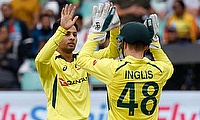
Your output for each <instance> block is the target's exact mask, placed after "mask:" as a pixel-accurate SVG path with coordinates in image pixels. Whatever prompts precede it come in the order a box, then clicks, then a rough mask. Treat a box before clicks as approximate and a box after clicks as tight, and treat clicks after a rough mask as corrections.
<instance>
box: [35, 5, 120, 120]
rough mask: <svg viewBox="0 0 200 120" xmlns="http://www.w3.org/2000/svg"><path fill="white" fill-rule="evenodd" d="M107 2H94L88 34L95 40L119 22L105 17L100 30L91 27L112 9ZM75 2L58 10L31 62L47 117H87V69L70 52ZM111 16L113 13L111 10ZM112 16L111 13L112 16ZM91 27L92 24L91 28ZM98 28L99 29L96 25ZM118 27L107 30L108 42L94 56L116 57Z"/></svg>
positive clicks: (64, 119) (65, 119) (74, 38)
mask: <svg viewBox="0 0 200 120" xmlns="http://www.w3.org/2000/svg"><path fill="white" fill-rule="evenodd" d="M110 8H111V5H110V4H103V5H102V4H100V5H99V6H98V7H97V6H95V11H94V13H95V14H94V15H96V13H97V11H98V16H93V22H94V25H93V26H92V27H91V31H90V36H93V37H96V38H95V39H96V40H97V41H103V40H104V36H105V33H106V30H110V29H112V28H115V27H116V26H119V25H120V21H119V19H118V23H116V24H112V25H109V23H112V19H108V20H107V22H106V23H107V24H105V25H106V26H105V27H104V28H105V29H104V31H102V30H100V31H97V30H96V31H95V29H96V27H95V24H96V23H98V25H103V24H104V22H105V21H106V18H107V17H109V18H112V17H113V13H116V12H115V9H112V10H114V11H112V13H111V12H110ZM75 10H76V6H72V5H71V4H70V5H66V6H65V7H64V8H63V9H62V12H61V19H60V21H57V22H55V23H54V25H53V31H55V33H54V35H53V36H52V37H51V38H50V39H49V40H48V41H47V43H46V44H45V46H44V47H43V48H42V49H41V50H40V52H39V53H38V55H37V57H36V59H35V64H36V68H37V71H38V73H39V76H40V80H41V83H42V86H43V89H44V92H45V94H46V97H47V100H48V103H47V119H48V120H87V119H88V117H89V113H90V94H89V92H90V91H89V84H88V73H87V72H86V71H85V70H83V69H81V68H80V67H79V66H77V64H76V62H77V56H78V55H79V54H75V53H73V50H74V49H75V46H76V43H77V25H76V24H75V22H76V20H77V19H78V17H77V16H75V17H74V12H75ZM115 17H118V16H116V14H115ZM113 18H114V17H113ZM93 27H95V28H93ZM98 30H99V29H98ZM119 31H120V28H119V27H118V29H113V30H111V31H110V32H111V37H110V44H109V46H108V47H107V48H106V49H103V50H101V51H98V52H94V54H93V55H92V56H93V57H94V58H96V59H100V58H102V57H108V58H116V57H117V56H119V53H118V51H117V50H116V47H117V41H116V37H117V35H118V34H119Z"/></svg>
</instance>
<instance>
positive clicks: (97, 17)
mask: <svg viewBox="0 0 200 120" xmlns="http://www.w3.org/2000/svg"><path fill="white" fill-rule="evenodd" d="M117 26H120V19H119V16H118V14H117V11H116V7H114V6H111V7H110V4H109V3H105V4H103V3H99V4H98V6H93V10H92V26H91V28H90V30H89V32H90V34H92V33H93V34H96V35H95V37H94V35H92V37H90V36H89V39H91V40H95V41H104V40H105V38H106V31H109V30H111V29H113V28H115V27H117Z"/></svg>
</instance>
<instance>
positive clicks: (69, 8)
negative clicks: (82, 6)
mask: <svg viewBox="0 0 200 120" xmlns="http://www.w3.org/2000/svg"><path fill="white" fill-rule="evenodd" d="M75 11H76V6H72V4H69V5H68V4H66V5H65V7H64V8H63V9H62V11H61V17H63V16H65V15H70V16H73V15H74V13H75Z"/></svg>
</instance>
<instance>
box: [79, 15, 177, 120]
mask: <svg viewBox="0 0 200 120" xmlns="http://www.w3.org/2000/svg"><path fill="white" fill-rule="evenodd" d="M146 26H147V27H146ZM146 26H145V25H144V24H142V23H138V22H129V23H126V24H125V25H124V26H123V28H122V29H121V31H120V34H119V35H118V40H119V43H120V44H119V47H121V49H122V53H123V55H124V59H121V60H115V59H96V58H94V57H92V55H93V53H94V48H95V46H96V44H97V42H96V41H94V40H92V39H90V37H89V39H88V40H87V42H86V43H85V45H84V46H83V48H82V50H81V52H80V54H79V57H78V61H77V64H78V65H79V66H80V67H81V68H82V69H84V70H86V71H87V72H88V73H89V74H91V75H93V76H94V77H96V78H97V79H99V80H101V81H102V82H104V83H105V84H106V86H107V92H108V96H107V97H108V103H107V104H108V120H158V104H159V101H160V95H161V93H162V88H163V86H164V85H165V83H166V82H167V80H168V79H169V78H170V77H171V76H172V74H173V70H174V69H173V65H172V63H171V61H170V60H169V58H168V57H167V55H166V54H165V53H164V51H163V50H162V49H161V46H160V44H159V40H158V38H157V36H156V34H157V30H158V20H157V15H156V14H153V15H151V16H150V19H148V21H146ZM155 27H156V28H155ZM147 28H153V30H154V31H153V33H154V34H153V39H154V40H153V41H152V39H151V37H150V34H149V33H152V32H149V31H148V29H147ZM147 49H150V51H151V52H152V54H153V57H154V59H155V61H151V60H150V59H148V58H146V57H144V53H145V51H146V50H147Z"/></svg>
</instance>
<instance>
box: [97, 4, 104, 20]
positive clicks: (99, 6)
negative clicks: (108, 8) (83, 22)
mask: <svg viewBox="0 0 200 120" xmlns="http://www.w3.org/2000/svg"><path fill="white" fill-rule="evenodd" d="M102 10H103V3H99V4H98V8H97V13H96V17H100V16H101V12H102Z"/></svg>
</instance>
